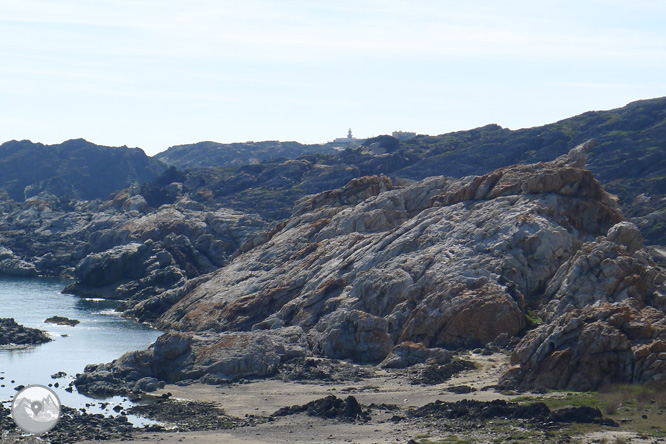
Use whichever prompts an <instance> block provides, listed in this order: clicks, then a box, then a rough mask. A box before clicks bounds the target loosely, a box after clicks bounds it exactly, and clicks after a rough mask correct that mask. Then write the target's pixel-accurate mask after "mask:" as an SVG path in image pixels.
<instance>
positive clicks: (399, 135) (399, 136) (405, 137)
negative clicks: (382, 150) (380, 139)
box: [392, 131, 416, 142]
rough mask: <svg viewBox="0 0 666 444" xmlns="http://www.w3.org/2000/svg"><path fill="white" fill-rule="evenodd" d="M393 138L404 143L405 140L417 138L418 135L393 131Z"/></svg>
mask: <svg viewBox="0 0 666 444" xmlns="http://www.w3.org/2000/svg"><path fill="white" fill-rule="evenodd" d="M392 136H393V137H395V138H396V139H398V140H399V141H401V142H402V141H404V140H409V139H411V138H412V137H416V133H410V132H408V131H393V134H392Z"/></svg>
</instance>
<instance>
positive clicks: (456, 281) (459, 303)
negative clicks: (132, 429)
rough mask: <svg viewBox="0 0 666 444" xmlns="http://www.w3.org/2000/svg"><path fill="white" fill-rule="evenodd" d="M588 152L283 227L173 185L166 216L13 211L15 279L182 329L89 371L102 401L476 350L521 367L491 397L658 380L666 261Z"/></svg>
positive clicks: (403, 368) (359, 373) (330, 210)
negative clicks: (53, 283)
mask: <svg viewBox="0 0 666 444" xmlns="http://www.w3.org/2000/svg"><path fill="white" fill-rule="evenodd" d="M590 147H591V144H590V143H586V144H582V145H580V146H577V147H576V148H574V149H572V150H571V151H570V152H569V153H568V154H565V155H563V156H561V157H559V158H557V159H556V160H553V161H550V162H540V163H536V164H523V165H514V166H509V167H504V168H499V169H497V170H494V171H492V172H490V173H487V174H483V175H479V176H467V177H463V178H460V179H456V178H448V177H444V176H435V177H430V178H426V179H424V180H421V181H412V180H399V179H390V178H389V177H387V176H385V175H381V174H380V175H371V176H364V177H359V178H356V179H353V180H351V181H350V182H349V183H347V185H345V186H343V187H341V188H337V189H334V190H329V191H324V192H321V193H318V194H314V195H309V196H307V197H304V198H302V199H300V200H299V201H297V203H296V204H295V206H294V209H293V212H292V215H291V217H289V218H288V219H286V220H282V221H279V222H270V221H267V220H264V219H263V218H262V217H261V216H259V215H253V214H245V213H241V212H238V211H233V210H228V209H224V208H211V207H207V206H206V205H205V204H203V203H201V202H198V201H196V200H194V199H193V196H191V195H188V194H187V193H186V192H184V191H183V187H182V184H180V183H179V182H176V181H174V182H171V183H168V184H165V187H167V188H169V189H170V190H171V192H172V193H174V195H175V196H176V200H175V201H174V203H172V204H166V205H162V206H160V207H158V208H153V207H151V206H149V205H148V203H147V200H146V198H145V196H143V195H142V194H141V190H140V189H139V188H137V187H130V188H128V189H126V190H123V191H121V192H119V193H117V194H115V195H114V196H113V197H112V198H111V199H109V200H106V201H98V202H83V201H71V200H66V199H62V198H57V197H54V196H52V195H48V194H41V195H38V196H36V197H32V198H29V199H27V200H26V201H25V202H24V203H22V204H18V203H16V202H13V201H11V200H6V201H4V202H3V203H2V205H4V207H3V211H2V218H3V220H2V224H3V227H5V231H3V238H2V245H3V251H2V253H1V254H2V257H1V258H2V261H0V267H1V269H2V271H3V273H5V274H13V275H26V276H37V275H58V276H70V277H73V278H74V279H75V283H73V284H72V285H70V286H68V288H67V290H66V291H67V292H70V293H73V294H76V295H81V296H94V297H101V298H108V299H117V300H121V301H122V304H121V307H120V309H121V310H122V311H123V313H124V315H126V316H129V317H133V318H135V319H138V320H141V321H148V322H151V323H152V324H153V325H155V326H157V327H158V328H160V329H161V330H164V331H165V334H163V335H162V336H160V337H159V338H158V339H157V340H156V341H155V342H154V344H153V345H151V346H150V347H149V348H147V349H145V350H141V351H132V352H129V353H126V354H124V355H123V356H121V357H118V358H117V359H115V360H113V361H112V362H108V363H92V364H91V365H89V366H87V367H86V369H85V372H83V373H81V374H79V375H77V377H76V380H75V384H76V387H77V389H78V390H79V391H80V392H83V393H88V394H91V395H97V396H109V395H118V394H123V395H127V394H129V393H133V392H153V391H155V390H157V389H158V385H161V384H170V385H167V389H169V388H171V389H173V387H179V386H184V387H188V386H190V385H192V384H195V383H199V384H206V385H208V386H218V387H226V386H229V387H238V386H239V385H240V386H242V385H243V384H246V383H247V381H252V380H256V379H260V380H261V379H266V378H268V379H270V380H284V381H293V380H299V381H306V382H307V381H327V380H328V381H337V383H338V384H339V383H342V382H345V381H353V380H363V378H370V379H371V378H373V377H375V376H377V375H376V372H379V374H380V375H385V373H382V372H387V373H386V374H389V375H391V374H395V375H401V374H402V373H401V372H407V373H405V375H407V374H408V373H409V372H421V373H423V372H425V373H427V372H431V373H432V372H435V373H436V372H437V371H442V372H444V371H445V370H444V368H445V366H447V365H450V364H451V363H453V362H459V360H460V358H461V357H462V356H467V357H469V351H470V350H480V351H482V350H487V351H488V353H496V354H499V355H498V356H496V359H500V357H499V356H501V355H507V354H508V355H510V358H509V362H508V363H507V364H506V365H498V367H497V368H498V370H497V371H496V373H497V374H496V381H495V383H496V384H495V386H494V388H492V387H491V388H487V390H497V391H502V390H504V391H506V390H512V391H515V392H516V393H518V392H520V391H524V390H538V391H543V390H548V389H565V390H574V391H588V390H598V389H603V388H605V387H610V386H612V385H614V384H642V385H649V384H655V383H660V382H663V380H664V376H665V375H666V315H665V311H666V287H665V286H664V282H665V281H666V277H665V275H664V271H663V269H662V268H661V266H660V264H663V263H664V256H663V254H662V253H661V252H660V250H658V249H654V248H650V247H645V246H644V245H643V238H642V235H641V232H640V231H639V229H638V228H637V227H636V225H634V224H633V223H631V222H628V221H626V220H625V218H624V217H623V214H622V211H621V210H620V207H619V204H618V200H617V198H616V197H615V196H613V195H611V194H609V193H607V192H606V191H605V190H604V187H603V186H601V185H600V184H599V182H597V180H595V178H594V177H593V175H592V173H590V172H589V171H588V170H586V169H585V162H586V158H587V155H586V152H587V151H588V150H589V149H590ZM463 360H464V359H463ZM486 370H487V368H486ZM459 371H463V372H464V371H465V369H464V367H461V368H459V369H458V370H457V371H455V372H452V373H451V374H450V375H449V376H448V377H442V378H441V379H439V380H438V381H439V383H444V382H446V381H447V380H448V379H449V378H450V377H451V376H453V375H454V374H457V373H458V372H459ZM421 373H419V374H421ZM373 375H374V376H373ZM403 376H404V375H403ZM381 377H385V376H381ZM411 377H413V375H412V376H411ZM417 380H418V378H417ZM174 384H175V385H174ZM387 384H388V383H387ZM195 385H196V384H195ZM490 385H492V384H490ZM490 385H488V387H490ZM481 388H483V387H482V385H479V387H477V388H475V389H476V390H478V389H481ZM159 393H160V392H158V394H159ZM424 401H425V400H424ZM433 401H434V400H429V401H428V402H433ZM302 405H306V402H303V403H302ZM424 405H425V402H424V403H423V404H421V405H420V406H417V407H422V406H424ZM281 407H288V405H283V406H281ZM447 408H450V407H447ZM398 409H399V407H398ZM305 410H307V407H306V408H305ZM389 411H390V410H385V412H389ZM386 414H388V413H386ZM392 415H393V414H392ZM393 416H396V415H393ZM397 416H398V417H399V416H400V415H397ZM595 417H596V416H595Z"/></svg>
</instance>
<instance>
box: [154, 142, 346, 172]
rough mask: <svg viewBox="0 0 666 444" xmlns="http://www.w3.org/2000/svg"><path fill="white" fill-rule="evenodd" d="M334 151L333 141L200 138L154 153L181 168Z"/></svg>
mask: <svg viewBox="0 0 666 444" xmlns="http://www.w3.org/2000/svg"><path fill="white" fill-rule="evenodd" d="M314 153H318V154H335V153H337V151H336V150H335V149H333V148H332V146H331V145H328V144H327V145H303V144H300V143H298V142H278V141H266V142H245V143H227V144H225V143H217V142H199V143H193V144H188V145H177V146H172V147H171V148H169V149H167V150H166V151H164V152H161V153H159V154H157V155H155V156H154V157H155V158H156V159H159V160H161V161H162V162H164V163H166V164H167V165H170V166H175V167H177V168H179V169H188V168H203V167H240V166H243V165H249V164H251V163H259V162H263V161H266V160H273V159H278V158H283V159H293V158H296V157H300V156H304V155H306V154H314Z"/></svg>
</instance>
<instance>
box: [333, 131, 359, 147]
mask: <svg viewBox="0 0 666 444" xmlns="http://www.w3.org/2000/svg"><path fill="white" fill-rule="evenodd" d="M364 141H365V139H357V138H356V137H354V135H353V134H352V130H351V128H349V131H347V137H338V138H337V139H335V140H334V141H333V142H334V143H344V144H346V145H358V144H360V143H363V142H364Z"/></svg>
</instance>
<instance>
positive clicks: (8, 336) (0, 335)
mask: <svg viewBox="0 0 666 444" xmlns="http://www.w3.org/2000/svg"><path fill="white" fill-rule="evenodd" d="M51 340H52V339H51V338H50V337H49V335H47V334H46V332H44V331H42V330H38V329H36V328H30V327H24V326H22V325H20V324H17V323H16V321H15V320H14V319H13V318H0V347H4V346H27V345H37V344H43V343H44V342H49V341H51Z"/></svg>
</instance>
